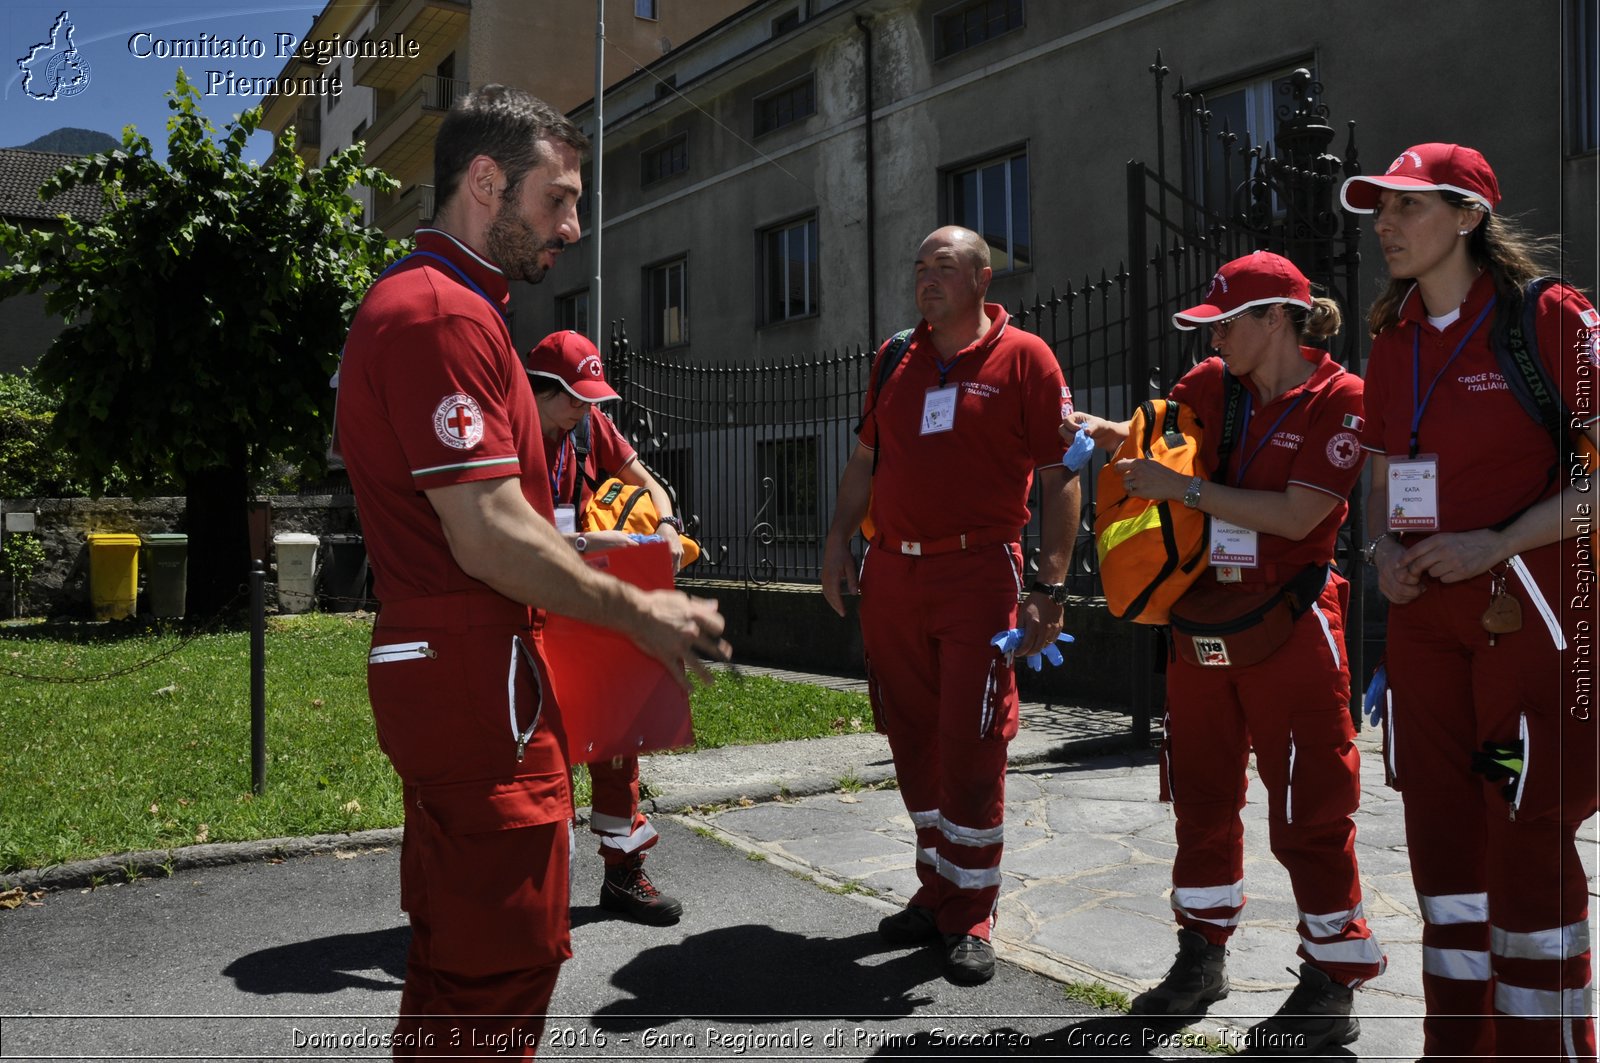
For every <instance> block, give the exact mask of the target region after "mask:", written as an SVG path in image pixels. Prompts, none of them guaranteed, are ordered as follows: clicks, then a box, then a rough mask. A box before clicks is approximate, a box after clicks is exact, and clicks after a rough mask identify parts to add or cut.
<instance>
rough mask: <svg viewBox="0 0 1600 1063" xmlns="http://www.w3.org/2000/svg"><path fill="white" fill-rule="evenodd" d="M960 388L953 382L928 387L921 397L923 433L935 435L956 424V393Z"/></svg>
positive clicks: (946, 430) (948, 429)
mask: <svg viewBox="0 0 1600 1063" xmlns="http://www.w3.org/2000/svg"><path fill="white" fill-rule="evenodd" d="M960 390H961V389H960V388H959V387H958V386H957V385H955V384H947V385H944V386H942V387H937V388H929V389H928V393H927V394H926V395H924V396H923V399H922V434H923V435H925V436H931V435H937V434H938V433H940V432H948V431H950V430H951V429H952V428H954V427H955V426H956V395H957V394H958V393H959V392H960Z"/></svg>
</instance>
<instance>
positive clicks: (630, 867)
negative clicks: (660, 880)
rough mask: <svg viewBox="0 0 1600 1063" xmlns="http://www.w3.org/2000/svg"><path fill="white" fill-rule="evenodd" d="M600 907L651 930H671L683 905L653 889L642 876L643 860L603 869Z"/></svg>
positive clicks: (681, 912)
mask: <svg viewBox="0 0 1600 1063" xmlns="http://www.w3.org/2000/svg"><path fill="white" fill-rule="evenodd" d="M600 907H601V908H604V909H605V910H606V911H608V912H621V913H622V914H623V915H625V916H627V917H628V918H629V919H632V920H633V921H634V922H637V923H646V924H648V925H650V926H670V925H672V924H673V923H676V922H677V921H678V917H679V916H681V915H683V904H682V902H680V901H679V900H677V898H675V897H668V896H667V895H666V894H664V893H662V892H661V891H660V890H658V889H656V887H655V884H654V883H652V882H651V881H650V876H649V875H646V874H645V873H644V861H642V860H635V861H633V862H631V863H627V864H623V865H622V866H620V867H608V868H606V880H605V882H604V883H602V884H601V886H600Z"/></svg>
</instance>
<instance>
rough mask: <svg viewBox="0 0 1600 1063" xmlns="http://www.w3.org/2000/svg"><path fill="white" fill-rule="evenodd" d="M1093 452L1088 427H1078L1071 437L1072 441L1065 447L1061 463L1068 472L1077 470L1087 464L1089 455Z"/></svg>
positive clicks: (1092, 439) (1091, 438)
mask: <svg viewBox="0 0 1600 1063" xmlns="http://www.w3.org/2000/svg"><path fill="white" fill-rule="evenodd" d="M1093 453H1094V437H1093V436H1091V435H1090V434H1089V431H1088V429H1086V428H1080V429H1078V434H1077V435H1075V436H1073V437H1072V443H1071V445H1069V446H1068V447H1067V452H1066V454H1065V455H1063V456H1062V458H1061V463H1062V464H1063V465H1065V466H1066V467H1067V471H1068V472H1077V471H1078V470H1079V469H1081V468H1083V467H1084V466H1085V465H1087V464H1089V456H1090V455H1091V454H1093Z"/></svg>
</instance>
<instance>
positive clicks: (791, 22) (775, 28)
mask: <svg viewBox="0 0 1600 1063" xmlns="http://www.w3.org/2000/svg"><path fill="white" fill-rule="evenodd" d="M799 25H800V9H799V8H798V7H797V8H793V9H792V10H789V11H785V12H784V13H783V14H781V15H779V16H778V17H777V18H775V19H773V20H772V35H773V36H774V37H782V36H783V35H784V34H785V33H788V32H789V31H790V30H792V29H795V28H796V27H798V26H799Z"/></svg>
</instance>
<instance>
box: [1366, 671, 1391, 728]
mask: <svg viewBox="0 0 1600 1063" xmlns="http://www.w3.org/2000/svg"><path fill="white" fill-rule="evenodd" d="M1388 703H1389V666H1388V665H1387V664H1380V665H1378V670H1377V671H1376V672H1373V673H1372V682H1370V683H1368V684H1367V696H1366V701H1365V702H1364V703H1363V705H1362V708H1363V709H1364V710H1365V712H1366V714H1367V725H1368V726H1370V727H1377V726H1378V725H1379V723H1380V722H1382V720H1383V710H1384V707H1385V706H1386V705H1388Z"/></svg>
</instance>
